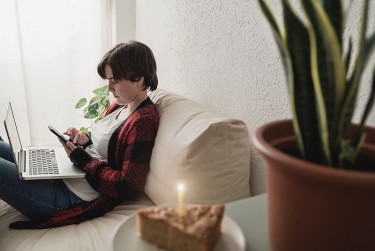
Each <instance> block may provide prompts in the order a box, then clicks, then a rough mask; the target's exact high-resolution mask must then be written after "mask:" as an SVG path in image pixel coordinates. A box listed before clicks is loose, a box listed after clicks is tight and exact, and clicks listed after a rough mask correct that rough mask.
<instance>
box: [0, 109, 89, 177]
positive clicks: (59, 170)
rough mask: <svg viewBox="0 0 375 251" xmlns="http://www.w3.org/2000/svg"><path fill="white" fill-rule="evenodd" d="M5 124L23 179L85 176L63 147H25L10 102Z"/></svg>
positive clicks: (20, 175)
mask: <svg viewBox="0 0 375 251" xmlns="http://www.w3.org/2000/svg"><path fill="white" fill-rule="evenodd" d="M4 125H5V130H6V132H7V136H8V139H9V143H10V147H11V149H12V152H13V158H14V161H15V164H16V167H17V170H18V174H19V177H20V178H21V179H24V180H40V179H63V178H64V179H65V178H84V177H85V172H84V171H82V170H81V169H79V168H77V167H76V166H74V165H73V163H72V162H71V161H70V159H69V157H68V155H67V154H66V152H65V150H64V148H63V147H55V148H39V147H29V148H23V147H22V144H21V139H20V136H19V133H18V129H17V125H16V120H15V117H14V114H13V109H12V105H11V103H10V102H9V106H8V110H7V113H6V116H5V119H4Z"/></svg>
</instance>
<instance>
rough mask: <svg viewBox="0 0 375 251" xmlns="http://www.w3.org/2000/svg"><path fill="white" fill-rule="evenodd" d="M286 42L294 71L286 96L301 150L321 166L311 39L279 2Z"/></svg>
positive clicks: (285, 4)
mask: <svg viewBox="0 0 375 251" xmlns="http://www.w3.org/2000/svg"><path fill="white" fill-rule="evenodd" d="M282 6H283V11H284V24H285V34H286V42H287V46H288V51H289V53H290V57H291V61H292V67H293V80H294V81H293V82H292V83H291V84H292V86H291V88H290V92H289V96H290V99H291V100H292V104H293V106H294V107H293V108H294V109H295V113H296V114H295V116H294V119H296V120H297V121H298V125H299V128H300V131H301V136H302V142H303V144H304V145H303V147H304V151H305V152H304V158H305V159H307V160H309V161H317V162H322V157H321V152H320V151H319V149H320V144H321V142H320V139H319V137H317V136H316V135H318V134H319V128H318V121H317V117H316V114H317V111H316V105H315V95H314V86H313V82H312V76H311V72H310V69H311V57H310V38H309V32H308V30H307V28H306V27H305V25H304V24H303V23H302V21H300V19H299V18H298V17H297V15H296V14H295V13H294V12H293V10H292V8H291V7H290V4H289V2H288V1H286V0H283V1H282Z"/></svg>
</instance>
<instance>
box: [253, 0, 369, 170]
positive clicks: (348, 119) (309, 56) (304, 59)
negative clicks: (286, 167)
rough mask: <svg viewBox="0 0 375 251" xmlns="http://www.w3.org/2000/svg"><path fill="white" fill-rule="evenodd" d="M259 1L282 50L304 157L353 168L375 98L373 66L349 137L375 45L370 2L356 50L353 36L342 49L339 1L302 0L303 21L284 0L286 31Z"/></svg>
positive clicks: (342, 15)
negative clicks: (363, 102)
mask: <svg viewBox="0 0 375 251" xmlns="http://www.w3.org/2000/svg"><path fill="white" fill-rule="evenodd" d="M258 3H259V5H260V7H261V10H262V12H263V14H264V16H265V17H266V19H267V21H268V22H269V24H270V27H271V30H272V32H273V36H274V39H275V41H276V44H277V47H278V50H279V53H280V55H281V59H282V64H283V68H284V73H285V76H286V82H287V89H288V95H289V98H290V104H291V108H292V116H293V128H294V133H295V135H296V141H297V149H298V152H299V155H300V157H301V158H303V159H306V160H308V161H311V162H315V163H319V164H323V165H327V166H331V167H338V168H349V169H355V165H354V163H355V161H356V157H357V155H358V152H359V149H360V148H361V146H362V144H363V142H364V139H365V137H366V135H365V133H364V132H363V127H364V125H365V122H366V119H367V118H368V115H369V113H370V110H371V108H372V106H373V104H374V100H375V78H374V77H375V76H374V75H375V68H374V69H372V84H371V87H370V88H371V89H370V90H369V91H370V95H369V98H368V100H367V104H366V106H365V108H364V110H363V111H362V113H361V118H360V122H359V126H358V129H357V130H356V132H355V133H354V136H352V137H350V138H349V129H350V127H351V125H352V117H353V113H354V108H355V104H356V100H357V94H358V90H359V86H360V80H361V77H362V76H363V73H364V69H365V67H366V66H367V65H368V63H369V59H370V57H371V55H372V53H373V52H374V49H375V33H374V32H373V33H372V34H368V31H367V28H368V27H367V21H368V12H369V1H368V0H364V1H363V3H362V10H361V11H362V12H361V17H360V20H359V21H360V29H359V32H358V33H359V34H357V35H358V50H357V52H356V53H355V50H353V42H352V38H351V37H349V39H347V41H348V44H347V46H346V47H347V49H346V50H344V41H345V40H344V38H343V33H344V29H345V26H346V25H347V23H346V21H347V17H348V12H349V11H346V12H344V4H343V2H342V1H341V0H326V1H324V0H319V1H318V0H301V1H300V4H301V6H302V15H303V16H304V17H303V20H301V18H300V17H299V16H298V15H297V14H296V13H295V11H294V10H293V9H292V7H291V4H290V3H289V1H288V0H282V9H283V30H281V29H280V27H281V25H280V26H279V25H278V22H277V21H276V19H275V17H274V15H273V13H272V11H271V10H270V8H269V6H268V5H267V4H266V2H265V1H264V0H258ZM349 9H350V6H349V8H348V10H349Z"/></svg>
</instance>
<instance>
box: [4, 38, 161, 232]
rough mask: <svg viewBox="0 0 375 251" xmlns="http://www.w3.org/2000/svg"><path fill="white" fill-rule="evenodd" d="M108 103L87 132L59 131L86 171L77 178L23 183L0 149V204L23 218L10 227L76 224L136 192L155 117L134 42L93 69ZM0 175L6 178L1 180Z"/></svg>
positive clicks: (149, 65)
mask: <svg viewBox="0 0 375 251" xmlns="http://www.w3.org/2000/svg"><path fill="white" fill-rule="evenodd" d="M97 70H98V74H99V75H100V76H101V77H102V78H103V79H107V80H108V91H110V92H111V93H112V94H113V97H114V98H115V100H116V101H115V102H114V103H113V104H112V105H111V106H110V107H109V109H108V110H107V112H106V114H105V117H104V118H103V119H102V120H100V121H99V122H98V123H96V124H95V125H94V126H93V127H92V130H91V138H89V137H88V136H87V135H86V134H85V133H83V132H80V131H78V130H77V129H75V128H69V129H68V130H67V131H66V132H65V134H66V135H68V136H69V137H70V139H71V142H68V143H66V144H65V143H64V142H61V143H62V145H63V146H64V149H65V151H66V153H67V154H68V156H69V157H70V159H71V161H72V162H73V163H74V164H75V165H76V166H77V167H79V168H81V169H82V170H84V171H85V172H86V177H85V178H84V179H64V180H38V181H23V180H20V179H19V178H18V175H17V172H16V170H15V166H14V163H13V160H12V157H11V154H10V149H9V146H8V145H7V144H5V143H4V144H1V145H0V199H2V200H4V201H6V202H7V203H8V204H10V205H11V206H13V207H14V208H16V209H17V210H19V211H20V212H22V213H23V214H25V215H27V216H29V217H30V218H31V221H27V222H26V221H23V222H15V223H12V224H11V226H10V227H12V228H46V227H56V226H63V225H67V224H72V223H78V222H82V221H85V220H88V219H92V218H95V217H98V216H101V215H103V214H105V213H106V212H108V211H110V210H112V209H113V208H114V207H115V206H116V205H118V204H119V203H120V202H121V201H122V200H124V199H128V200H131V199H133V198H134V197H135V196H136V195H137V194H138V193H139V192H141V191H143V188H144V185H145V182H146V178H147V174H148V171H149V162H150V158H151V152H152V148H153V145H154V141H155V137H156V133H157V129H158V124H159V116H158V114H157V111H156V108H155V105H154V104H153V103H152V101H151V100H150V99H149V98H148V95H147V91H148V90H150V91H153V90H155V89H156V88H157V85H158V79H157V75H156V62H155V58H154V56H153V53H152V51H151V50H150V49H149V48H148V47H147V46H146V45H144V44H142V43H140V42H136V41H131V42H129V43H123V44H118V45H116V46H115V47H114V48H112V49H111V50H110V51H108V52H107V53H106V54H105V55H104V57H103V58H102V60H101V62H100V63H99V65H98V68H97ZM3 174H5V175H4V176H3Z"/></svg>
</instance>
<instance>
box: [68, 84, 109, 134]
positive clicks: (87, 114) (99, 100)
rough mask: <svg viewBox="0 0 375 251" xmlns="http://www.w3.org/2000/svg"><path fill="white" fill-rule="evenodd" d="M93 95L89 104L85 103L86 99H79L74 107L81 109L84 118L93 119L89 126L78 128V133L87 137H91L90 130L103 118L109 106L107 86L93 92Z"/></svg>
mask: <svg viewBox="0 0 375 251" xmlns="http://www.w3.org/2000/svg"><path fill="white" fill-rule="evenodd" d="M93 93H94V94H95V96H94V97H92V98H91V99H90V102H89V103H87V99H86V98H81V99H80V100H79V101H78V102H77V104H76V106H75V108H76V109H81V108H83V117H84V118H86V119H95V120H93V122H92V123H91V125H90V126H88V127H81V128H80V131H84V132H85V133H87V134H88V135H89V136H91V132H90V128H91V127H92V126H93V124H95V123H97V122H98V121H99V120H101V119H102V118H103V117H104V114H105V112H106V111H107V109H108V107H109V106H110V100H109V92H108V85H104V86H102V87H100V88H97V89H95V90H93ZM85 105H86V106H85Z"/></svg>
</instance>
